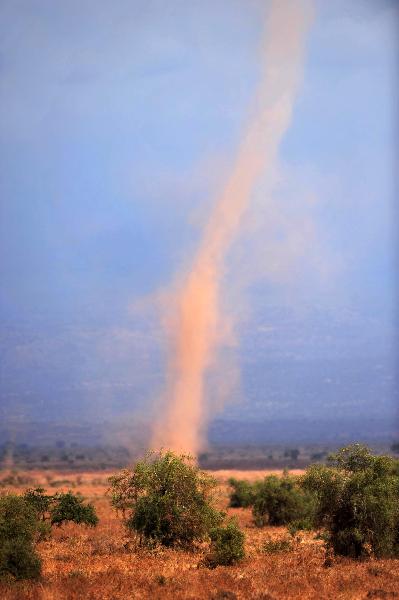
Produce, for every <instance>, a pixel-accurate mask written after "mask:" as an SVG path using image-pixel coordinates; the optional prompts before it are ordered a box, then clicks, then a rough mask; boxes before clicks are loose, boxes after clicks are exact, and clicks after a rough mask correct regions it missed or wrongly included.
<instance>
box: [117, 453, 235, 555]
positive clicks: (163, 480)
mask: <svg viewBox="0 0 399 600" xmlns="http://www.w3.org/2000/svg"><path fill="white" fill-rule="evenodd" d="M110 483H111V487H110V489H109V494H110V496H111V503H112V505H113V506H114V507H115V508H116V509H117V510H118V511H122V514H123V518H124V521H125V525H126V527H127V529H128V530H129V531H130V532H134V533H136V534H138V536H139V538H140V542H141V543H143V542H145V543H147V544H151V543H160V544H163V545H164V546H190V545H192V544H193V543H194V542H196V541H203V540H205V539H207V538H208V537H209V532H210V531H211V529H213V528H214V527H216V526H218V525H219V524H220V523H221V522H222V519H223V514H222V513H221V512H220V511H218V510H216V509H215V508H214V506H213V490H214V488H215V486H216V481H215V480H214V479H213V478H212V477H210V476H209V475H208V474H207V473H205V472H203V471H201V470H200V469H199V468H198V467H197V466H195V465H194V464H193V461H192V459H191V457H189V456H186V455H177V454H174V453H173V452H160V453H150V454H148V455H146V456H145V458H144V459H143V460H141V461H139V462H137V463H136V465H135V466H134V468H133V470H128V469H125V470H124V471H122V472H121V473H119V474H117V475H115V476H113V477H111V478H110Z"/></svg>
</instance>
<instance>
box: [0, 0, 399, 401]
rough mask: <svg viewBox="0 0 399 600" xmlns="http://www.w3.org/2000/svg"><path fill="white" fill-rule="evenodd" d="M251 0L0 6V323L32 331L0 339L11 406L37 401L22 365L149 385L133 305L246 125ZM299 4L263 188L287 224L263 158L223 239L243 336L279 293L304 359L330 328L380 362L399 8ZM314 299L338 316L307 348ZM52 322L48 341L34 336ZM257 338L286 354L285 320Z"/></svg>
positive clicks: (391, 243)
mask: <svg viewBox="0 0 399 600" xmlns="http://www.w3.org/2000/svg"><path fill="white" fill-rule="evenodd" d="M267 4H268V3H267V2H266V1H258V0H188V1H187V0H157V1H155V0H140V1H139V0H129V1H127V0H126V1H124V0H114V1H112V2H110V1H103V0H93V1H89V0H79V1H75V0H68V2H61V1H54V0H47V1H46V0H35V1H33V2H32V1H31V0H9V1H7V0H3V2H2V3H1V7H0V26H1V31H2V34H1V36H0V103H1V107H2V110H1V115H0V185H1V188H0V194H1V215H0V216H1V222H0V227H1V230H0V252H1V258H0V279H1V292H0V310H1V315H2V321H3V324H4V326H7V327H11V326H12V327H14V328H15V327H16V328H18V327H22V325H23V326H24V327H25V326H26V327H29V332H28V333H27V332H26V331H28V330H24V329H22V330H18V334H16V333H15V329H13V330H12V331H13V332H14V333H7V334H4V336H5V338H4V336H3V341H2V348H3V349H2V352H3V354H4V353H5V356H6V361H5V362H6V364H7V365H9V366H10V367H11V369H14V368H17V373H18V386H17V387H15V386H16V384H15V382H13V381H11V380H10V381H8V383H7V384H6V386H5V387H6V392H7V394H9V393H14V394H16V396H15V397H16V398H18V401H19V402H21V403H23V399H22V400H21V398H22V396H21V394H22V391H21V390H25V391H26V390H31V391H32V389H33V390H34V394H35V398H39V399H40V398H41V397H42V396H41V394H42V392H40V389H39V388H40V385H39V383H37V384H35V383H32V382H33V381H34V380H35V381H36V379H35V377H36V378H38V379H39V380H40V373H42V375H43V377H46V378H47V377H48V376H49V373H50V372H51V373H52V376H53V377H54V386H55V388H56V387H57V385H61V386H62V385H64V384H65V380H66V379H68V381H69V379H70V378H71V377H73V379H74V385H76V386H77V387H79V386H81V387H82V385H83V383H82V382H86V383H87V381H92V380H96V378H98V377H100V376H103V375H104V373H105V372H107V369H108V373H109V377H110V378H111V379H112V378H113V380H115V381H116V380H117V381H122V382H125V383H126V385H128V384H129V385H135V381H136V379H137V380H140V381H141V383H140V385H141V384H142V385H143V388H142V389H145V392H143V391H142V389H141V388H140V389H141V391H140V394H142V396H141V399H140V402H141V403H142V402H143V401H144V400H143V398H144V397H145V394H147V393H148V394H153V393H154V389H155V387H156V386H155V387H154V386H153V385H152V384H150V383H148V381H147V383H146V382H144V381H142V380H143V375H142V373H137V372H136V371H137V369H138V371H140V368H138V367H137V364H138V363H137V362H136V359H134V357H135V356H136V355H140V357H141V359H142V358H143V356H145V357H146V360H147V363H148V369H149V370H150V371H151V364H154V365H155V364H158V363H159V360H160V356H159V351H158V350H157V344H156V341H154V337H153V336H155V337H156V324H154V323H152V324H151V327H153V328H154V330H153V329H149V327H150V325H149V324H148V315H147V316H146V317H144V316H143V317H140V313H135V312H134V309H132V306H135V305H136V303H137V302H138V301H139V300H140V299H142V298H143V297H145V296H147V295H151V294H153V293H155V292H157V290H159V289H161V288H162V287H163V286H167V285H168V284H169V282H170V281H172V280H173V278H174V276H175V274H176V273H177V272H178V270H179V269H180V268H181V266H182V265H187V264H189V261H190V257H191V256H192V255H193V252H194V250H195V247H196V241H197V240H198V236H199V234H200V231H201V224H203V223H204V222H205V221H206V215H207V214H208V210H209V207H210V203H211V201H212V198H213V197H214V195H215V194H216V192H217V190H218V189H219V188H220V186H221V185H222V183H223V180H224V177H225V175H226V173H227V172H228V169H229V165H230V164H231V161H232V159H233V157H234V151H235V149H236V147H237V144H238V141H239V138H240V133H241V131H242V130H243V127H244V126H245V122H246V118H247V111H248V106H249V104H250V102H251V98H252V94H253V92H254V89H255V86H256V82H257V78H258V74H259V41H260V36H261V32H262V27H263V24H264V15H265V11H266V9H267ZM315 4H316V17H315V22H314V25H313V28H312V30H311V34H310V37H309V40H308V48H307V60H306V65H305V69H304V80H303V84H302V86H301V90H300V93H299V95H298V98H297V103H296V107H295V113H294V119H293V123H292V126H291V128H290V130H289V132H288V134H287V135H286V137H285V139H284V142H283V145H282V147H281V149H280V166H279V177H278V181H277V183H276V185H275V186H274V189H273V196H272V201H271V202H272V204H271V205H270V204H268V207H269V208H268V210H270V206H272V210H273V211H274V213H275V214H277V215H278V216H279V218H280V217H281V228H278V229H277V230H275V231H272V232H270V230H268V229H267V227H265V228H264V227H263V225H264V224H265V223H267V218H268V214H267V211H266V212H265V210H264V208H263V205H262V201H263V199H264V198H265V197H266V195H267V194H268V192H267V191H265V190H266V189H267V185H268V180H267V177H268V174H267V173H265V174H264V180H262V181H261V182H259V186H258V189H257V191H256V193H255V194H254V202H253V207H252V209H251V210H250V211H249V213H248V216H247V220H246V223H244V226H243V235H242V236H241V238H240V240H238V242H237V244H236V246H235V247H234V248H233V249H232V252H231V254H230V256H229V271H228V273H227V276H226V287H225V290H226V292H225V294H226V302H228V301H229V294H230V295H231V301H233V300H234V301H235V299H236V298H237V297H240V302H239V305H240V310H239V311H237V312H238V313H241V315H243V316H244V318H243V319H242V320H240V319H238V321H237V331H238V332H239V334H238V335H239V339H241V338H242V344H243V346H242V347H244V346H245V340H247V339H248V337H250V336H251V335H252V333H253V332H259V331H265V335H266V337H267V328H269V330H273V331H274V332H275V331H276V328H277V330H278V335H280V333H279V332H282V331H283V330H284V327H283V325H282V323H283V321H284V319H283V317H281V314H280V313H278V316H276V314H277V312H278V309H281V307H284V310H286V311H287V312H286V313H284V314H287V315H288V317H287V319H288V320H289V319H291V318H294V317H293V316H292V315H293V314H294V313H295V315H296V317H295V319H296V321H295V322H296V323H298V322H300V323H301V327H302V329H301V333H300V337H301V340H302V341H301V344H300V345H299V346H298V347H297V350H296V352H297V353H298V356H306V355H308V354H311V355H312V356H313V355H314V356H320V355H324V354H326V355H328V354H329V351H328V348H332V346H333V345H334V344H335V346H334V348H335V350H334V352H333V351H332V350H331V352H332V353H333V354H334V353H335V354H334V355H335V356H339V355H340V353H341V352H342V349H345V351H346V352H347V353H349V355H350V357H351V358H352V359H353V360H357V359H358V358H359V357H361V356H364V355H367V356H368V355H370V356H374V355H378V356H379V357H383V362H384V361H385V362H384V365H385V367H384V368H386V369H387V373H388V375H387V376H388V377H391V378H392V376H393V363H392V342H393V326H394V323H393V317H394V304H395V300H396V298H395V286H396V283H397V282H396V273H395V272H396V264H395V258H396V257H395V251H396V248H395V245H396V228H397V219H396V217H397V215H395V214H394V193H395V180H394V163H395V152H396V150H397V148H396V145H395V140H394V133H395V123H396V124H397V120H396V119H397V91H398V86H397V83H398V82H397V80H396V78H395V70H396V67H397V66H398V65H397V64H396V62H397V41H396V38H397V24H398V23H397V17H398V6H397V3H396V2H395V1H392V2H388V1H384V0H364V1H363V0H355V1H353V2H348V1H347V0H346V1H343V0H342V1H341V0H332V1H330V0H319V1H317V2H316V3H315ZM268 236H269V238H270V239H269V238H268ZM254 265H255V266H256V269H254ZM298 310H299V311H301V310H302V313H301V314H302V317H301V316H298V314H299V313H298ZM276 311H277V312H276ZM303 311H305V312H303ZM320 311H321V312H320ZM320 314H322V315H324V316H323V319H324V321H323V323H324V325H323V327H325V328H327V329H328V327H327V325H325V324H326V323H327V324H328V323H332V322H334V323H335V322H337V323H338V325H337V327H336V328H335V329H334V330H331V331H329V332H328V333H326V336H329V341H328V342H326V343H327V346H323V340H324V341H325V339H326V338H325V337H323V336H322V337H320V339H319V338H318V340H317V344H316V346H315V347H313V346H309V344H308V342H309V343H310V341H309V340H310V339H311V337H312V336H311V334H312V335H313V333H314V332H316V333H317V332H318V331H319V332H320V327H319V325H318V323H319V319H320V318H321V317H320ZM238 317H239V315H238ZM141 318H142V319H144V318H146V319H147V320H146V321H142V322H141V323H140V319H141ZM286 322H288V321H286ZM144 323H145V326H144ZM60 324H62V325H63V326H65V327H66V328H67V329H65V330H63V333H62V341H59V340H58V342H57V343H56V342H55V341H54V339H55V338H54V337H51V333H49V331H50V330H51V327H58V326H60ZM89 325H90V327H92V329H90V331H89V330H87V327H89ZM68 327H70V329H68ZM262 327H263V330H262ZM351 327H352V329H351ZM85 328H86V329H85ZM96 328H100V329H101V334H99V333H98V329H96ZM348 328H349V329H348ZM7 331H9V330H7ZM82 331H83V332H85V333H82ZM137 331H140V336H138V334H137ZM154 331H155V333H154ZM348 331H349V333H348ZM350 331H353V332H354V333H353V335H352V337H351V334H350ZM24 332H25V333H24ZM132 332H133V333H134V335H133V333H132ZM312 332H313V333H312ZM54 335H55V334H54ZM57 335H58V334H57ZM60 335H61V334H60ZM276 335H277V334H276ZM323 335H324V334H323ZM7 336H9V337H7ZM10 336H11V337H10ZM13 336H14V337H13ZM15 336H17V338H15ZM82 336H83V337H85V336H86V337H85V344H86V345H85V346H84V350H82ZM90 336H91V337H90ZM334 336H335V338H334ZM347 336H349V338H351V339H350V341H349V342H348V340H347ZM100 338H101V339H100ZM353 338H357V341H356V339H353ZM16 339H17V341H16ZM57 339H58V338H57ZM88 339H89V341H87V340H88ZM138 339H139V342H138V341H137V340H138ZM331 339H333V341H331ZM4 340H5V341H4ZM126 340H128V342H127V341H126ZM273 340H274V338H273V336H272V337H271V338H270V339H266V340H265V342H264V343H265V344H266V346H267V347H268V348H269V350H270V356H274V355H276V353H277V354H278V353H279V352H280V351H281V352H283V351H282V350H281V348H284V347H286V351H287V353H288V354H289V353H290V352H293V350H292V349H293V347H294V346H295V343H296V342H295V340H294V341H293V339H292V330H291V331H290V332H288V333H287V334H286V335H285V337H284V335H283V333H281V336H280V337H279V338H278V341H276V340H275V343H274V341H273ZM140 344H141V345H140ZM273 344H274V345H273ZM316 347H317V349H315V348H316ZM99 348H100V350H99ZM104 348H108V350H109V353H108V354H107V353H106V350H105V349H104ZM143 348H144V350H143ZM326 348H327V349H326ZM103 349H104V352H103ZM104 353H105V354H104ZM312 353H313V354H312ZM33 354H34V355H35V358H32V355H33ZM83 354H84V357H83V358H82V359H79V361H78V362H79V365H77V364H76V361H77V358H76V357H77V356H81V355H82V356H83ZM288 354H287V355H288ZM105 355H106V356H107V358H106V359H105V358H104V356H105ZM279 356H280V354H279ZM27 357H28V358H27ZM57 357H58V359H59V361H58V362H57ZM251 360H253V361H255V362H256V360H257V359H256V356H253V357H252V358H251ZM265 360H266V359H265ZM68 361H70V362H69V363H68ZM152 361H153V363H152ZM157 361H158V362H157ZM53 363H54V364H55V363H57V365H58V366H57V367H52V366H51V365H53ZM61 363H62V365H63V367H62V368H61V367H60V366H59V365H60V364H61ZM121 365H122V366H121ZM259 368H260V369H262V365H259ZM57 369H58V370H57ZM157 369H158V367H157ZM161 370H162V369H161ZM33 371H34V373H35V377H33V376H32V372H33ZM244 372H245V369H244ZM72 373H73V374H74V375H73V376H72V375H71V374H72ZM270 377H272V376H270ZM140 378H141V379H140ZM57 382H58V384H57ZM86 383H85V385H86ZM252 384H253V382H252V383H250V384H247V387H248V390H249V391H247V392H246V396H248V394H249V395H251V391H250V388H251V385H252ZM35 385H37V386H38V387H36V388H35ZM273 385H274V387H276V384H275V383H274V384H273ZM13 386H14V387H13ZM32 386H33V387H32ZM244 387H245V386H244ZM349 388H350V386H349ZM349 388H348V389H349ZM276 389H277V392H276V394H277V396H276V397H275V398H276V400H275V402H276V404H278V402H279V396H278V386H277V388H276ZM389 389H390V390H391V388H389ZM18 390H19V391H18ZM391 392H392V390H391V391H390V392H389V393H388V392H387V394H388V396H389V399H388V396H387V399H386V401H387V402H388V400H389V402H388V403H391V404H390V406H392V405H393V404H392V403H393V399H392V398H393V396H392V393H391ZM85 393H86V392H85ZM95 393H96V394H97V392H95ZM129 393H130V392H129ZM345 393H347V392H345ZM379 393H380V392H376V398H375V400H376V401H377V400H378V398H377V395H378V394H379ZM18 394H19V395H18ZM93 394H94V392H93ZM126 394H127V396H126V397H128V395H129V394H128V393H126ZM89 396H90V394H89ZM89 396H87V398H88V397H89ZM5 397H6V396H4V398H5ZM106 398H107V402H109V403H111V404H112V402H113V401H114V398H113V397H112V394H110V395H107V396H106ZM250 399H251V398H250ZM88 401H89V400H88ZM37 402H38V403H39V404H40V402H41V400H40V402H39V400H37ZM93 402H94V401H93ZM125 402H126V403H128V400H126V401H125ZM135 402H138V400H137V398H133V399H132V405H133V404H134V403H135Z"/></svg>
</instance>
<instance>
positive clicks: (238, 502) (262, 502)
mask: <svg viewBox="0 0 399 600" xmlns="http://www.w3.org/2000/svg"><path fill="white" fill-rule="evenodd" d="M229 483H230V485H231V487H232V488H233V490H232V493H231V494H230V506H232V507H243V508H247V507H250V506H251V507H252V513H253V517H254V522H255V524H256V525H257V526H258V527H262V526H264V525H266V524H268V525H288V524H290V525H291V527H295V528H296V529H308V528H309V527H311V525H312V523H313V514H314V509H315V502H314V498H313V495H312V494H311V493H309V492H308V491H306V490H303V489H302V488H301V486H300V481H299V480H298V478H295V477H292V476H289V475H288V474H287V473H285V474H284V476H283V477H277V476H275V475H269V476H268V477H265V478H264V479H263V480H262V481H258V482H255V483H253V484H250V483H248V482H247V481H240V480H237V479H230V480H229Z"/></svg>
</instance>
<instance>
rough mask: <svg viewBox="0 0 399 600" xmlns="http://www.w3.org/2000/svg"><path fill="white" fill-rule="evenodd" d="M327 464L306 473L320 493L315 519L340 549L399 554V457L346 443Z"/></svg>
mask: <svg viewBox="0 0 399 600" xmlns="http://www.w3.org/2000/svg"><path fill="white" fill-rule="evenodd" d="M329 463H330V465H329V466H321V465H314V466H312V467H310V468H309V469H308V470H307V472H306V474H305V476H304V477H303V479H302V486H303V488H304V489H306V490H309V491H311V492H312V493H314V494H315V496H316V498H317V505H316V523H317V525H318V526H319V527H321V528H324V529H325V532H326V534H327V543H328V545H329V546H330V547H331V548H332V549H333V551H334V552H335V553H336V554H340V555H344V556H350V557H353V558H360V557H362V556H367V555H369V554H374V555H375V556H377V557H382V556H397V555H399V502H398V497H399V476H398V474H397V464H396V461H395V460H394V459H392V458H390V457H388V456H374V455H373V454H371V452H370V450H369V449H368V448H367V447H365V446H361V445H359V444H355V445H352V446H348V447H346V448H342V449H341V450H340V451H339V452H338V453H337V454H335V455H332V456H331V457H330V458H329Z"/></svg>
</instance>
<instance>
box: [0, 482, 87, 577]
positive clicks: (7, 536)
mask: <svg viewBox="0 0 399 600" xmlns="http://www.w3.org/2000/svg"><path fill="white" fill-rule="evenodd" d="M66 521H73V522H74V523H83V524H85V525H90V526H95V525H96V524H97V522H98V517H97V515H96V513H95V510H94V507H93V506H92V505H91V504H84V499H83V498H82V497H81V496H80V495H75V494H73V493H72V492H67V493H65V494H63V493H58V494H55V495H54V496H48V495H46V494H45V490H44V489H43V488H36V489H30V490H27V491H26V492H25V494H24V495H23V496H17V495H16V494H6V495H3V496H0V578H4V577H14V578H16V579H34V578H37V577H39V575H40V571H41V561H40V558H39V556H38V554H37V552H36V549H35V544H36V542H38V541H41V540H43V539H46V538H47V537H49V536H50V534H51V526H52V525H61V524H62V523H65V522H66Z"/></svg>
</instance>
